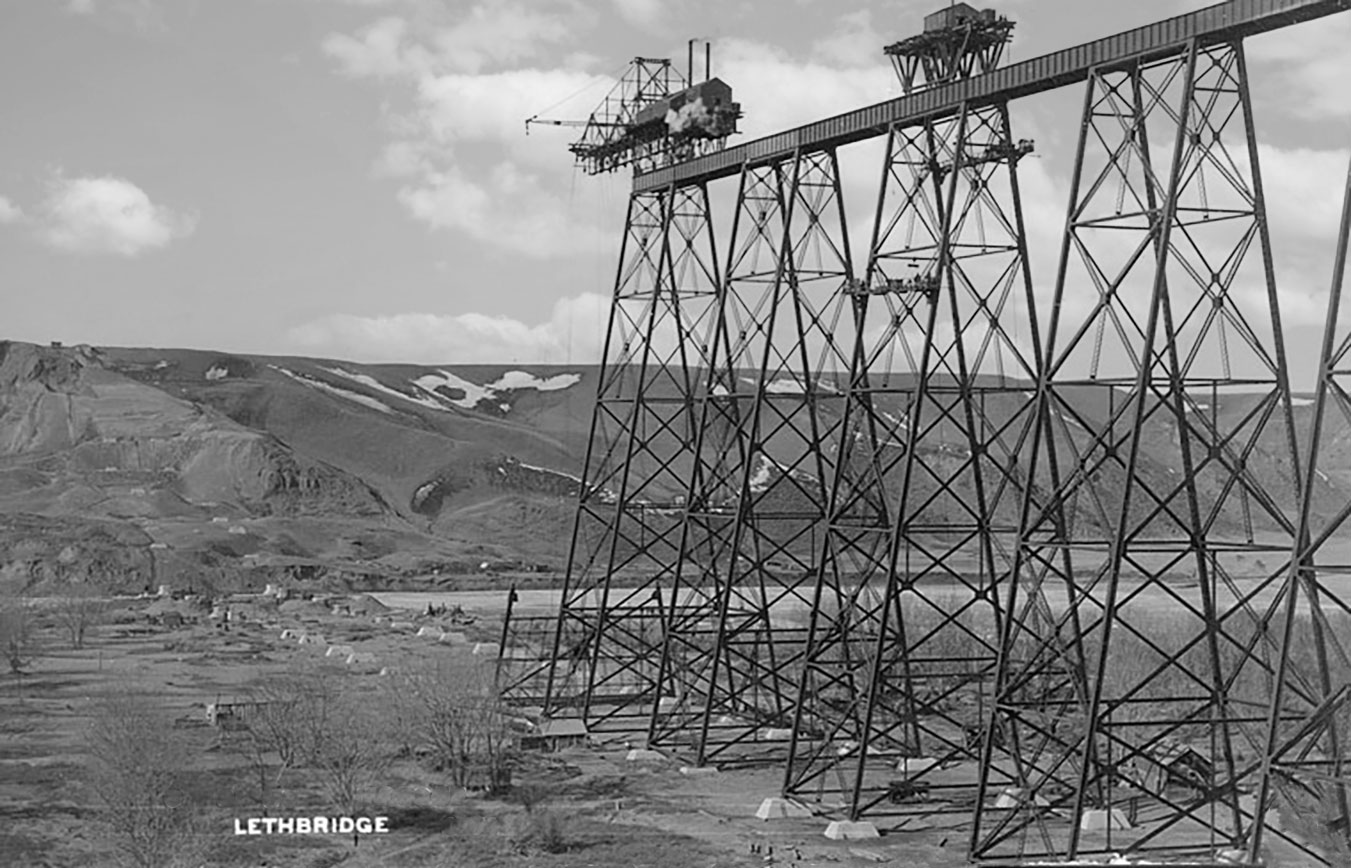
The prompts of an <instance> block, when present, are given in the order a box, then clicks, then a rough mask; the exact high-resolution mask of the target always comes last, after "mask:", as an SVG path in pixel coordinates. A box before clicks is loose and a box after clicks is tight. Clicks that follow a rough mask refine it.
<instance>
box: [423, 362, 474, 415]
mask: <svg viewBox="0 0 1351 868" xmlns="http://www.w3.org/2000/svg"><path fill="white" fill-rule="evenodd" d="M413 385H414V386H417V387H418V388H419V389H421V390H422V391H424V392H426V393H427V394H429V395H433V396H435V398H436V400H437V401H439V402H441V403H443V404H451V405H454V406H456V407H463V408H464V409H466V410H472V409H474V407H476V406H478V402H479V401H482V400H483V399H484V398H491V397H493V395H494V392H493V390H492V389H491V388H486V387H484V386H480V385H478V384H477V383H471V382H469V381H468V380H466V379H464V378H463V377H457V376H455V375H454V374H452V373H451V372H450V371H437V372H436V373H434V374H423V375H422V376H421V377H418V378H417V379H416V380H414V381H413ZM441 388H445V389H458V390H460V391H461V392H464V397H463V398H447V397H446V396H445V395H443V394H441V393H439V392H437V391H436V390H437V389H441ZM438 409H445V408H444V407H439V408H438Z"/></svg>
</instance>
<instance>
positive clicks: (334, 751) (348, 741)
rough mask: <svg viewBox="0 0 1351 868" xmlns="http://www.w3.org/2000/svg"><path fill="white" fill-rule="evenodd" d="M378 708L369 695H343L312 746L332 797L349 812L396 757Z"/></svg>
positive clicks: (330, 797)
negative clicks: (387, 742)
mask: <svg viewBox="0 0 1351 868" xmlns="http://www.w3.org/2000/svg"><path fill="white" fill-rule="evenodd" d="M376 708H377V706H376V705H375V704H374V703H371V702H370V701H369V699H368V698H363V697H358V696H354V695H347V696H343V697H341V698H340V699H339V700H338V702H337V703H335V705H334V707H333V709H332V711H333V712H334V713H333V714H330V715H328V716H327V717H326V718H325V721H324V726H323V727H322V728H321V729H320V731H319V732H318V737H317V738H316V739H315V740H314V742H313V744H312V746H311V747H312V761H313V763H314V766H315V768H316V769H317V770H318V771H319V774H320V777H321V779H322V780H323V783H324V789H325V791H326V792H327V793H328V796H329V799H330V800H331V801H332V803H333V806H334V807H336V808H338V809H340V810H342V811H343V812H344V813H345V814H347V815H349V816H351V815H353V814H355V813H356V812H357V808H358V806H359V804H360V802H361V800H362V797H363V796H364V795H365V794H366V793H367V792H368V791H369V790H370V788H371V787H372V786H373V785H374V783H375V782H376V780H378V779H379V777H380V775H381V774H383V773H384V772H385V771H386V770H387V769H388V768H389V765H390V763H391V762H393V760H394V752H393V751H392V750H391V749H390V746H389V745H388V744H386V742H385V739H384V738H383V734H384V733H383V730H384V726H383V723H382V721H381V720H380V718H379V714H378V712H377V710H376Z"/></svg>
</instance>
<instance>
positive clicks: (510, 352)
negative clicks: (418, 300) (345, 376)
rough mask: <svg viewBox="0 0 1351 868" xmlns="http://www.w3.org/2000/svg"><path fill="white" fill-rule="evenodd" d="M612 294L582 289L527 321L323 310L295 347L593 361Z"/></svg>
mask: <svg viewBox="0 0 1351 868" xmlns="http://www.w3.org/2000/svg"><path fill="white" fill-rule="evenodd" d="M609 307H610V299H609V298H608V297H606V296H602V295H599V294H596V293H583V294H582V295H580V296H577V297H575V298H566V299H561V300H560V301H558V302H556V303H555V304H554V308H553V311H552V315H551V316H550V318H549V319H548V321H546V322H543V323H539V324H536V325H529V324H527V323H524V322H521V321H520V320H516V319H512V318H510V317H503V316H485V315H484V314H479V313H465V314H458V315H439V314H430V313H406V314H394V315H390V316H374V317H361V316H353V315H349V314H335V315H331V316H325V317H322V318H320V319H317V320H314V321H312V322H308V323H305V324H303V325H300V326H297V327H295V328H292V329H291V330H290V331H289V333H288V338H289V339H290V341H291V343H292V344H293V346H294V349H295V351H297V352H305V353H310V354H315V355H324V356H330V357H337V358H348V359H353V360H356V361H371V362H375V361H404V362H425V363H429V364H435V363H445V364H473V363H494V362H504V361H512V362H519V363H523V364H524V363H533V364H565V363H576V364H593V363H595V362H597V361H599V359H600V353H601V347H602V344H603V342H604V330H605V322H606V316H607V313H608V311H609Z"/></svg>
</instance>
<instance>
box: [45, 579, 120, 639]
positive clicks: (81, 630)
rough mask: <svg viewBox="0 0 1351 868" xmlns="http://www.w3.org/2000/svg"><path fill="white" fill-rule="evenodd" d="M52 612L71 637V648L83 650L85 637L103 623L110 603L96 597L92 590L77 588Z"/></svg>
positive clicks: (58, 603)
mask: <svg viewBox="0 0 1351 868" xmlns="http://www.w3.org/2000/svg"><path fill="white" fill-rule="evenodd" d="M52 611H53V613H54V614H55V615H56V622H57V623H58V624H60V625H61V627H62V629H64V630H65V631H66V635H68V636H69V637H70V644H71V647H73V648H83V647H84V640H85V636H86V635H87V634H88V633H89V631H90V630H91V629H93V628H94V627H96V626H98V625H99V624H101V623H103V619H104V616H105V615H106V614H107V611H108V601H107V600H104V599H101V598H99V597H97V596H95V594H94V591H93V589H92V588H76V589H72V592H71V593H69V594H67V595H66V596H64V597H61V598H60V599H58V600H57V602H56V605H55V606H54V607H53V610H52Z"/></svg>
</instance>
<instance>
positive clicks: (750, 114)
mask: <svg viewBox="0 0 1351 868" xmlns="http://www.w3.org/2000/svg"><path fill="white" fill-rule="evenodd" d="M717 50H718V57H717V59H716V62H715V64H714V69H715V71H716V72H717V74H718V77H719V78H722V79H723V80H725V81H727V82H728V83H729V84H731V85H732V89H733V96H734V97H735V98H736V100H737V101H738V102H740V103H741V105H742V110H743V111H744V112H745V115H746V116H745V117H744V118H743V119H742V121H741V124H740V129H741V130H742V132H743V136H742V137H741V138H743V139H745V138H756V137H759V136H762V135H768V134H770V133H775V132H779V131H780V130H784V129H788V128H791V127H795V126H800V125H802V124H806V123H811V122H813V121H818V120H821V119H822V118H827V117H831V116H833V115H838V114H842V113H844V112H846V111H849V110H851V109H855V108H858V107H860V106H865V105H871V104H873V103H877V102H881V101H883V100H886V99H890V98H891V97H894V96H898V95H899V94H900V85H899V84H898V83H897V81H896V75H895V73H893V72H892V70H891V67H890V66H888V65H887V64H885V63H881V62H878V63H872V64H869V65H866V66H858V67H849V68H842V67H840V66H837V65H834V63H835V61H834V59H833V58H830V57H828V56H827V55H828V54H829V52H828V51H826V49H824V48H821V47H820V45H818V52H819V54H820V56H818V57H817V58H816V59H813V60H807V61H804V60H803V59H802V58H799V57H794V56H793V55H791V54H789V53H788V52H785V51H782V50H780V49H778V48H775V47H773V46H769V45H765V44H763V43H759V42H751V41H748V40H745V39H723V40H719V42H718V46H717Z"/></svg>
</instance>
